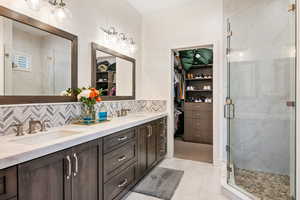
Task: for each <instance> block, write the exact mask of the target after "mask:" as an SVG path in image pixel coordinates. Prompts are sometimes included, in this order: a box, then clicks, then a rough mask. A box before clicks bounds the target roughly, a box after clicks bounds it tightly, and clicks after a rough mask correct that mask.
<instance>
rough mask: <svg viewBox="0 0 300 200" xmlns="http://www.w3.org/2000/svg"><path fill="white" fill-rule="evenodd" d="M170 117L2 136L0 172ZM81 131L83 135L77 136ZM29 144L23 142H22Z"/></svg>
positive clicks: (127, 119)
mask: <svg viewBox="0 0 300 200" xmlns="http://www.w3.org/2000/svg"><path fill="white" fill-rule="evenodd" d="M165 116H167V113H166V112H163V113H136V114H132V115H128V116H126V117H120V118H115V119H113V120H111V121H109V122H105V123H101V124H97V125H92V126H84V125H67V126H64V127H59V128H53V129H51V130H49V131H47V132H43V133H36V134H34V135H26V136H19V137H17V136H14V135H10V136H1V137H0V141H1V143H0V169H4V168H7V167H11V166H14V165H17V164H20V163H23V162H26V161H30V160H32V159H35V158H39V157H42V156H45V155H48V154H51V153H54V152H57V151H61V150H64V149H68V148H70V147H73V146H76V145H79V144H82V143H85V142H89V141H92V140H95V139H97V138H101V137H104V136H108V135H111V134H113V133H116V132H119V131H122V130H125V129H128V128H131V127H135V126H138V125H141V124H144V123H147V122H150V121H153V120H156V119H159V118H162V117H165ZM60 131H69V132H72V131H75V132H77V133H76V134H70V135H68V136H64V137H59V138H54V139H49V140H46V141H47V142H45V141H43V140H41V141H43V142H39V138H40V139H43V137H48V136H49V135H51V134H52V133H53V132H60ZM78 132H80V133H78ZM23 140H24V141H26V142H20V141H23Z"/></svg>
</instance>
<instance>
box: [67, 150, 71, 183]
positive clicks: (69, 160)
mask: <svg viewBox="0 0 300 200" xmlns="http://www.w3.org/2000/svg"><path fill="white" fill-rule="evenodd" d="M66 159H67V161H68V175H67V179H70V177H71V174H72V163H71V158H70V156H67V157H66Z"/></svg>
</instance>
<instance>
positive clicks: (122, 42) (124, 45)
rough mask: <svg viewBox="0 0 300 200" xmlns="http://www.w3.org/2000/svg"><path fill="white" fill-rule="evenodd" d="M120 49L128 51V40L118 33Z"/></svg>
mask: <svg viewBox="0 0 300 200" xmlns="http://www.w3.org/2000/svg"><path fill="white" fill-rule="evenodd" d="M120 48H121V50H123V51H127V50H128V40H127V37H126V35H125V34H124V33H120Z"/></svg>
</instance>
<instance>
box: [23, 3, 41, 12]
mask: <svg viewBox="0 0 300 200" xmlns="http://www.w3.org/2000/svg"><path fill="white" fill-rule="evenodd" d="M25 1H26V3H27V5H28V7H29V8H30V9H32V10H35V11H38V10H40V8H41V0H25Z"/></svg>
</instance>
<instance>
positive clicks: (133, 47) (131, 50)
mask: <svg viewBox="0 0 300 200" xmlns="http://www.w3.org/2000/svg"><path fill="white" fill-rule="evenodd" d="M129 50H130V52H131V53H135V52H136V51H137V45H136V44H130V45H129Z"/></svg>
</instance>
